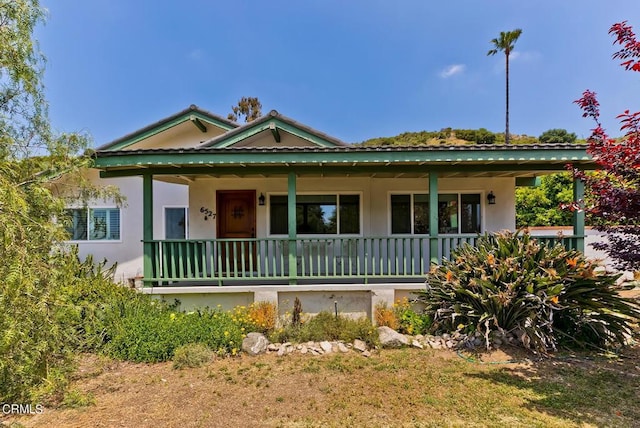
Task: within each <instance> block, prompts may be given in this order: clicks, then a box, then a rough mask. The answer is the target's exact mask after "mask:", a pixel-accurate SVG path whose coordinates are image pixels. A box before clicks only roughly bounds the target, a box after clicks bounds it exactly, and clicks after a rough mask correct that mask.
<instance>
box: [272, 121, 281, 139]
mask: <svg viewBox="0 0 640 428" xmlns="http://www.w3.org/2000/svg"><path fill="white" fill-rule="evenodd" d="M269 129H270V130H271V135H273V139H274V140H276V143H279V142H280V141H281V138H280V132H279V131H278V127H277V126H276V125H275V123H271V124H270V125H269Z"/></svg>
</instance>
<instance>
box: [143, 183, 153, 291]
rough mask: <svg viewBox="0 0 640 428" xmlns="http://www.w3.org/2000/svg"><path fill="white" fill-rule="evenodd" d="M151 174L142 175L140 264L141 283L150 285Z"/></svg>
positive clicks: (151, 264)
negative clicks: (141, 268) (141, 252)
mask: <svg viewBox="0 0 640 428" xmlns="http://www.w3.org/2000/svg"><path fill="white" fill-rule="evenodd" d="M151 240H153V176H152V175H150V174H145V175H143V176H142V241H143V244H142V248H143V256H142V266H143V270H142V272H143V274H144V279H143V281H144V282H143V284H144V286H145V287H149V286H151V281H150V280H149V278H152V277H153V243H152V242H149V241H151Z"/></svg>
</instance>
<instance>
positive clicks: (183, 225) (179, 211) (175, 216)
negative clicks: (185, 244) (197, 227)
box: [164, 207, 189, 239]
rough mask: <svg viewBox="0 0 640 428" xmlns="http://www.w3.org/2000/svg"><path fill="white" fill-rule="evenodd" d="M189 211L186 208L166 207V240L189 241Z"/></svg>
mask: <svg viewBox="0 0 640 428" xmlns="http://www.w3.org/2000/svg"><path fill="white" fill-rule="evenodd" d="M188 218H189V210H188V208H185V207H165V209H164V238H165V239H187V230H188V226H187V224H188V223H187V222H188Z"/></svg>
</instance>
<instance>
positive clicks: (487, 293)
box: [419, 232, 640, 352]
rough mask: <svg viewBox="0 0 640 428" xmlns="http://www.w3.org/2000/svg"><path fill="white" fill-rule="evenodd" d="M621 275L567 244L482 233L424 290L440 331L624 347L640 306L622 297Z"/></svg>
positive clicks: (434, 273) (543, 347) (535, 344)
mask: <svg viewBox="0 0 640 428" xmlns="http://www.w3.org/2000/svg"><path fill="white" fill-rule="evenodd" d="M618 277H619V275H612V274H609V273H606V272H604V270H603V269H600V266H599V265H598V263H597V262H596V261H593V260H589V259H587V258H585V256H584V254H583V253H581V252H579V251H576V250H567V249H565V248H564V246H563V245H561V244H556V245H546V244H544V243H542V242H540V241H538V240H536V239H535V238H534V237H531V236H529V235H528V234H526V233H522V232H516V233H512V232H504V233H498V234H494V235H484V236H481V237H479V238H478V241H477V243H476V245H475V246H471V245H464V246H461V247H459V248H458V249H457V250H456V251H454V252H453V254H452V257H451V260H449V261H445V262H444V263H443V264H442V265H440V266H435V267H434V268H433V269H432V270H431V272H430V273H429V274H428V276H427V288H426V290H425V291H423V292H421V293H419V301H421V302H422V303H424V304H425V306H426V312H427V313H428V314H429V315H430V316H431V317H432V319H433V325H432V330H434V331H438V330H439V331H448V332H450V331H454V330H464V331H466V332H475V331H478V332H480V333H482V334H483V335H485V337H489V333H491V332H497V333H499V334H507V333H511V334H513V333H514V332H516V333H517V336H518V338H519V339H520V341H521V343H522V344H523V345H524V346H526V347H529V348H532V349H534V350H536V351H540V352H547V351H550V350H555V349H557V346H558V345H559V344H567V345H572V346H576V345H578V346H583V347H584V346H597V347H606V346H610V345H614V346H619V345H623V344H624V343H625V342H627V341H628V339H629V338H630V337H631V336H632V335H633V334H634V333H633V325H634V323H637V322H638V320H640V306H639V305H638V304H637V302H634V301H633V300H631V299H625V298H622V297H620V295H619V294H618V291H619V290H620V288H621V286H617V285H616V280H617V279H618Z"/></svg>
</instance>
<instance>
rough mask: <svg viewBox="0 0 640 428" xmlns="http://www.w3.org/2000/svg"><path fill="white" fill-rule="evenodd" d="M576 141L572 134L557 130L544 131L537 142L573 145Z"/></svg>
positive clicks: (564, 130)
mask: <svg viewBox="0 0 640 428" xmlns="http://www.w3.org/2000/svg"><path fill="white" fill-rule="evenodd" d="M577 139H578V136H577V135H576V134H575V133H574V132H568V131H567V130H566V129H557V128H556V129H549V130H546V131H544V132H543V133H542V134H540V136H539V137H538V140H540V142H541V143H545V144H563V143H564V144H573V143H575V142H576V140H577Z"/></svg>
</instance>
